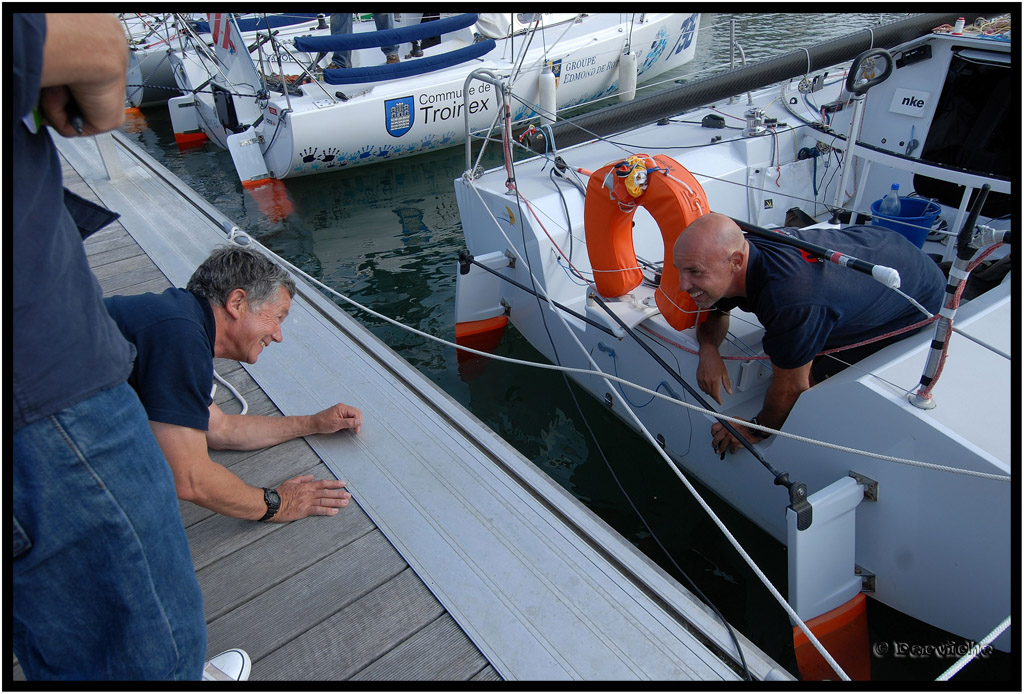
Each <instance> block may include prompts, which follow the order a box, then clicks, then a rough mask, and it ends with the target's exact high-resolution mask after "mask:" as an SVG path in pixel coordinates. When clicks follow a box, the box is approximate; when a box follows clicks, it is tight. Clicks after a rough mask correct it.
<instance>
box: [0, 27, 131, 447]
mask: <svg viewBox="0 0 1024 694" xmlns="http://www.w3.org/2000/svg"><path fill="white" fill-rule="evenodd" d="M10 21H11V22H12V25H13V26H12V29H11V32H10V34H9V37H10V39H9V43H10V45H11V46H12V50H11V58H10V63H9V65H10V75H9V77H10V78H11V79H9V80H8V82H7V83H6V86H7V87H8V88H9V90H8V92H7V95H8V96H9V97H10V101H9V102H8V103H9V104H10V105H9V106H8V107H7V108H9V109H11V110H10V111H8V115H9V116H10V117H11V118H10V120H9V121H8V122H9V123H11V124H12V125H13V127H14V131H13V133H12V136H11V139H10V140H9V141H8V142H9V143H10V148H11V149H10V150H9V151H12V152H13V158H12V161H13V171H12V175H10V176H8V180H9V181H11V192H12V196H11V197H12V199H13V203H12V211H13V217H14V229H13V233H12V236H13V240H14V244H13V247H12V249H11V256H10V258H11V262H9V263H8V264H7V269H8V272H9V273H10V276H11V278H12V285H13V291H12V295H13V298H14V300H13V304H14V313H13V314H12V322H13V326H14V335H13V339H11V340H10V341H9V342H8V344H9V345H10V346H11V351H12V354H13V362H14V370H13V378H12V379H11V384H12V387H11V390H12V391H13V398H12V399H13V401H14V429H15V430H18V429H20V428H21V427H23V426H25V425H26V424H29V423H31V422H34V421H36V420H38V419H41V418H43V417H46V416H49V415H51V414H53V413H55V412H59V411H60V410H63V409H64V408H66V407H70V406H71V405H74V404H76V403H78V402H81V401H82V400H85V399H86V398H89V397H91V396H93V395H95V394H96V393H99V392H100V391H102V390H106V389H108V388H112V387H113V386H116V385H118V384H119V383H122V382H123V381H124V380H125V378H126V377H127V376H128V373H129V372H130V371H131V365H132V357H133V350H132V347H131V345H130V344H128V342H126V341H125V340H124V338H123V337H121V333H120V332H119V331H118V329H117V326H116V325H114V322H113V321H112V320H111V319H110V316H108V315H107V312H106V309H105V308H104V307H103V292H102V291H101V289H100V285H99V282H97V281H96V277H95V276H94V275H93V274H92V271H91V270H90V269H89V263H88V261H87V260H86V257H85V250H84V248H83V247H82V239H83V238H84V237H85V236H87V235H88V234H89V233H91V232H93V231H95V230H97V229H99V228H100V227H102V226H104V225H105V224H106V223H108V222H110V221H112V220H113V219H116V215H114V214H113V213H111V212H109V210H105V209H103V208H102V207H99V206H98V205H94V204H92V203H89V202H87V201H85V200H83V199H81V198H79V197H78V196H76V195H74V194H72V193H70V192H67V191H65V190H64V189H63V176H62V173H61V165H60V159H59V157H58V155H57V151H56V149H55V148H54V146H53V141H52V140H51V139H50V134H49V132H48V131H47V129H46V128H37V127H35V124H34V120H33V119H32V116H31V113H32V111H33V110H34V109H35V108H36V105H37V104H38V102H39V89H40V83H41V80H42V64H43V44H44V42H45V39H46V18H45V16H44V15H41V14H23V13H14V14H12V15H10ZM8 132H10V131H8Z"/></svg>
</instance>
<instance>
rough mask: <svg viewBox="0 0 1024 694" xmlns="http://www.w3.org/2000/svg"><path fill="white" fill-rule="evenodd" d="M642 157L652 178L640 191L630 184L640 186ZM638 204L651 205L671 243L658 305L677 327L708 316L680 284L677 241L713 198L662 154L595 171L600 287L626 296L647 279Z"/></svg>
mask: <svg viewBox="0 0 1024 694" xmlns="http://www.w3.org/2000/svg"><path fill="white" fill-rule="evenodd" d="M640 163H642V165H643V166H645V167H646V175H647V183H646V187H645V188H643V189H642V190H639V191H638V192H639V195H635V196H634V194H633V193H631V192H630V189H632V190H637V186H636V183H635V182H634V178H633V176H634V175H635V169H636V167H637V166H638V165H639V164H640ZM641 168H642V167H641ZM609 184H610V187H609ZM641 187H642V186H641ZM637 207H643V208H645V209H646V210H647V211H648V212H649V213H650V215H651V217H653V218H654V221H656V222H657V223H658V228H659V229H660V230H661V236H662V239H663V241H664V244H665V256H664V257H665V264H664V268H663V270H662V273H661V283H660V284H659V286H658V290H657V291H656V292H655V294H654V298H655V301H656V303H657V305H658V309H659V310H660V311H661V314H662V315H663V316H664V317H665V320H666V321H667V322H668V324H669V325H671V326H672V327H673V328H675V329H676V330H685V329H686V328H689V327H691V326H694V325H696V324H697V323H700V322H702V321H703V320H704V319H705V318H706V317H707V313H706V312H701V311H699V310H698V309H697V305H696V304H694V303H693V300H692V299H691V298H690V296H689V294H687V293H686V292H683V291H681V290H680V289H679V272H678V271H677V270H676V268H675V265H674V264H673V263H672V247H673V246H674V245H675V242H676V239H677V238H679V234H680V233H681V232H682V231H683V229H685V228H686V227H687V226H689V224H690V223H691V222H693V221H694V220H695V219H697V217H699V216H701V215H702V214H705V213H707V212H709V211H710V208H709V206H708V199H707V195H705V193H704V189H703V188H701V185H700V183H698V182H697V179H696V178H694V177H693V174H691V173H690V172H689V171H687V170H686V169H685V168H684V167H683V166H682V165H681V164H680V163H679V162H677V161H675V160H674V159H672V158H670V157H666V156H664V155H662V154H656V155H654V157H653V158H652V157H651V156H649V155H647V154H639V155H635V158H631V159H630V161H629V162H628V163H626V162H623V161H617V162H612V163H611V164H607V165H606V166H602V167H601V168H599V169H598V170H597V171H595V172H594V173H592V174H591V175H590V180H589V181H588V183H587V195H586V200H585V202H584V212H583V221H584V227H585V229H586V238H587V250H588V252H589V255H590V266H591V269H593V271H594V284H595V285H596V286H597V291H598V292H599V293H600V294H601V295H602V296H606V297H616V296H622V295H623V294H628V293H629V292H630V291H632V290H633V289H635V288H636V287H637V286H638V285H639V284H640V282H642V281H643V273H642V272H641V270H640V268H639V266H638V263H637V260H636V251H635V250H634V249H633V215H634V213H635V212H636V208H637Z"/></svg>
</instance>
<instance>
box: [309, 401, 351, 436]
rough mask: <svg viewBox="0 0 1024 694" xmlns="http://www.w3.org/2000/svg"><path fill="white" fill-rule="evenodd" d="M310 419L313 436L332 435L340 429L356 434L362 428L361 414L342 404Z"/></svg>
mask: <svg viewBox="0 0 1024 694" xmlns="http://www.w3.org/2000/svg"><path fill="white" fill-rule="evenodd" d="M311 419H312V420H313V421H312V426H313V428H314V430H313V431H312V432H311V433H314V434H333V433H334V432H336V431H341V430H342V429H352V430H353V431H354V432H355V433H357V434H358V433H359V429H360V428H362V426H363V413H362V412H361V411H360V410H359V408H357V407H352V406H351V405H346V404H345V403H343V402H339V403H338V404H337V405H332V406H331V407H328V408H327V409H326V410H321V411H320V412H317V413H316V414H315V415H312V417H311Z"/></svg>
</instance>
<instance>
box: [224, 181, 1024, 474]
mask: <svg viewBox="0 0 1024 694" xmlns="http://www.w3.org/2000/svg"><path fill="white" fill-rule="evenodd" d="M474 190H475V187H474ZM477 194H478V195H479V193H477ZM485 209H487V212H488V214H490V215H491V218H492V219H493V220H494V222H495V225H497V224H498V222H497V219H496V218H495V217H494V215H493V214H492V213H491V212H490V209H489V208H487V207H486V206H485ZM498 228H499V229H500V226H499V227H498ZM236 236H244V237H245V238H247V239H248V243H252V244H255V245H257V246H259V247H260V248H262V249H263V250H265V251H266V252H267V253H269V254H271V255H273V256H275V257H276V258H278V259H279V260H280V261H281V263H282V264H283V265H285V266H286V267H287V268H288V269H290V270H291V271H292V272H294V273H295V274H297V275H300V276H301V277H303V278H305V279H306V280H307V281H309V282H310V283H311V284H314V285H316V286H318V287H320V288H321V289H323V290H325V291H326V292H328V293H330V294H332V295H334V296H336V297H338V298H339V299H341V300H342V301H345V302H347V303H349V304H351V305H352V306H355V307H356V308H358V309H360V310H361V311H365V312H366V313H368V314H370V315H371V316H373V317H374V318H378V319H380V320H382V321H384V322H386V323H390V324H391V325H394V326H395V327H397V328H401V329H402V330H406V331H408V332H411V333H413V334H414V335H419V336H420V337H422V338H425V339H427V340H432V341H434V342H437V343H439V344H442V345H444V346H446V347H452V348H454V349H457V350H462V351H463V352H468V353H470V354H476V355H478V356H481V357H486V358H488V359H494V360H495V361H500V362H504V363H507V364H518V365H520V366H529V367H533V368H535V369H542V370H546V371H562V372H565V373H570V374H572V373H575V374H582V375H587V376H600V377H602V378H606V379H610V380H612V381H615V382H616V383H621V384H622V385H625V386H629V387H630V388H633V389H635V390H638V391H640V392H641V393H646V394H647V395H650V396H653V397H656V398H659V399H661V400H664V401H666V402H669V403H672V404H673V405H677V406H679V407H685V408H686V409H688V410H692V411H694V412H699V413H701V414H704V415H707V416H708V417H711V418H714V419H724V420H726V421H728V422H730V423H732V424H739V425H741V426H744V427H747V428H748V429H757V430H759V431H763V432H765V433H768V434H773V435H776V436H780V437H783V438H789V439H792V440H794V441H799V442H800V443H806V444H810V445H812V446H819V447H821V448H827V449H830V450H834V451H839V452H841V453H849V454H850V455H858V456H863V457H865V458H874V459H876V460H884V461H886V462H890V463H898V464H900V465H910V466H913V467H920V468H925V469H928V470H935V471H937V472H948V473H952V474H955V475H965V476H967V477H980V478H981V479H987V480H994V481H996V482H1010V481H1011V480H1012V479H1013V478H1012V477H1011V476H1010V475H996V474H992V473H988V472H978V471H976V470H965V469H963V468H956V467H949V466H947V465H938V464H935V463H927V462H924V461H922V460H914V459H912V458H900V457H897V456H891V455H886V454H884V453H874V452H872V451H865V450H861V449H857V448H851V447H849V446H842V445H840V444H836V443H830V442H828V441H820V440H818V439H812V438H809V437H806V436H801V435H799V434H793V433H790V432H787V431H782V430H780V429H772V428H770V427H766V426H764V425H761V424H752V423H751V422H749V421H747V420H744V419H739V418H737V417H731V416H729V415H726V414H722V413H720V412H714V411H712V410H708V409H705V408H703V407H700V406H699V405H693V404H690V403H688V402H684V401H682V400H676V399H675V398H673V397H671V396H669V395H665V394H664V393H660V392H658V391H655V390H651V389H650V388H647V387H645V386H642V385H640V384H638V383H634V382H632V381H627V380H626V379H624V378H620V377H618V376H613V375H611V374H606V373H604V372H603V371H600V370H599V369H598V370H597V371H594V370H591V369H579V368H575V367H571V366H561V365H558V364H544V363H541V362H535V361H525V360H522V359H514V358H512V357H503V356H501V355H498V354H492V353H490V352H485V351H482V350H477V349H472V348H470V347H466V346H464V345H460V344H456V343H454V342H449V341H448V340H445V339H444V338H440V337H437V336H436V335H431V334H430V333H426V332H423V331H422V330H418V329H417V328H414V327H412V326H410V325H405V324H404V323H400V322H399V321H397V320H395V319H393V318H391V317H389V316H385V315H384V314H382V313H379V312H377V311H374V310H373V309H371V308H369V307H368V306H364V305H363V304H360V303H359V302H358V301H356V300H355V299H352V298H350V297H348V296H345V295H344V294H342V293H340V292H338V291H337V290H335V289H333V288H332V287H329V286H327V285H326V284H324V283H323V282H321V281H319V280H318V279H316V278H315V277H311V276H310V275H308V274H306V273H305V272H304V271H303V270H301V269H300V268H298V267H296V266H294V265H292V264H291V263H289V262H288V261H287V260H285V259H284V258H281V257H280V256H278V255H277V254H276V253H274V252H273V251H272V250H270V249H269V248H267V247H266V246H264V245H263V244H261V243H259V242H258V241H256V240H255V239H253V238H252V237H250V236H248V235H247V234H245V232H242V231H233V232H232V234H231V237H230V238H231V240H234V239H235V237H236ZM507 240H508V239H507V237H506V241H507ZM509 246H510V247H512V248H514V246H513V245H512V244H511V242H509ZM659 450H660V447H659Z"/></svg>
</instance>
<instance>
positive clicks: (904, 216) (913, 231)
mask: <svg viewBox="0 0 1024 694" xmlns="http://www.w3.org/2000/svg"><path fill="white" fill-rule="evenodd" d="M881 204H882V201H881V200H875V201H874V202H873V203H871V223H872V224H874V225H875V226H881V227H888V228H889V229H892V230H893V231H897V232H899V233H900V234H903V235H904V236H906V237H907V239H908V240H909V241H910V242H911V243H912V244H914V245H915V246H917V247H918V248H922V247H923V246H924V240H925V239H926V238H927V237H928V232H929V231H931V228H932V225H933V224H935V220H936V218H938V216H939V212H941V211H942V208H941V207H939V205H938V203H935V202H932V201H931V200H925V199H924V198H905V197H902V196H900V216H899V217H891V216H889V215H885V214H882V213H881V212H879V211H878V206H879V205H881Z"/></svg>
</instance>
